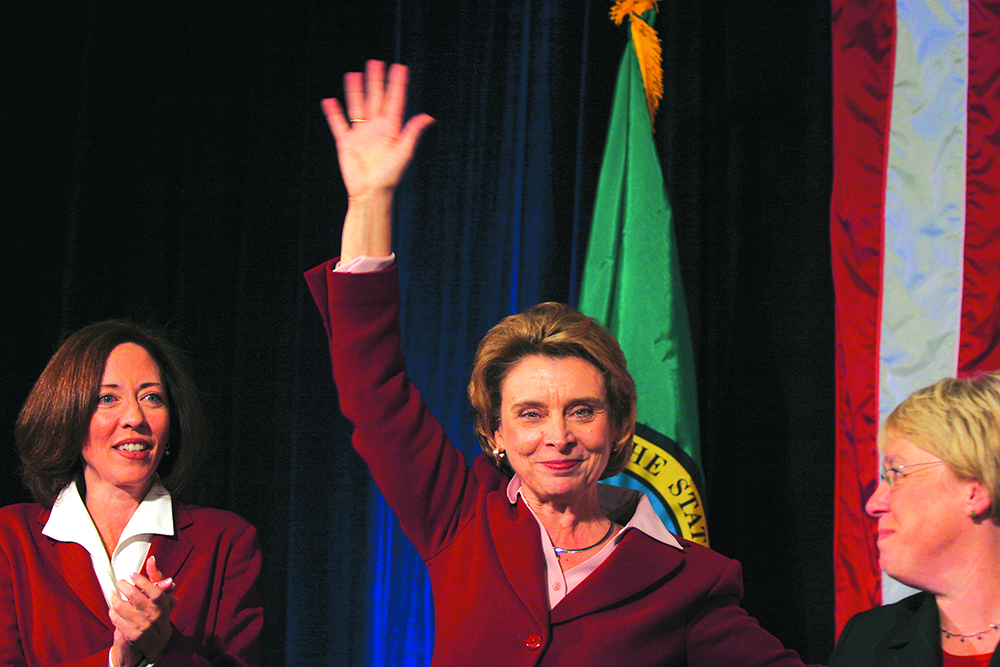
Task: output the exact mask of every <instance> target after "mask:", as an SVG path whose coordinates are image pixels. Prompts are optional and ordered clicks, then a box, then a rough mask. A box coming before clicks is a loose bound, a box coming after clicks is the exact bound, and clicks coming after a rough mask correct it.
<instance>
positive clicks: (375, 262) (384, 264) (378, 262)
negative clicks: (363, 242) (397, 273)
mask: <svg viewBox="0 0 1000 667" xmlns="http://www.w3.org/2000/svg"><path fill="white" fill-rule="evenodd" d="M395 261H396V253H390V254H389V256H388V257H367V256H365V255H360V256H358V257H355V258H354V259H352V260H351V261H349V262H348V263H347V264H341V263H340V262H337V266H336V267H334V269H333V272H334V273H375V272H376V271H382V270H384V269H388V268H389V267H390V266H392V263H393V262H395Z"/></svg>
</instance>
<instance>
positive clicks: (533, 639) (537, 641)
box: [524, 635, 542, 651]
mask: <svg viewBox="0 0 1000 667" xmlns="http://www.w3.org/2000/svg"><path fill="white" fill-rule="evenodd" d="M524 645H525V646H527V647H528V648H530V649H531V650H532V651H537V650H538V649H540V648H542V638H541V637H539V636H538V635H531V636H530V637H528V638H527V639H525V640H524Z"/></svg>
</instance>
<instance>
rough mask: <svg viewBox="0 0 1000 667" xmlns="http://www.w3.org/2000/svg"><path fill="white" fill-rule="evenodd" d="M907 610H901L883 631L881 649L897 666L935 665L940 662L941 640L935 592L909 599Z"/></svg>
mask: <svg viewBox="0 0 1000 667" xmlns="http://www.w3.org/2000/svg"><path fill="white" fill-rule="evenodd" d="M905 604H906V608H907V610H908V611H909V612H910V613H909V614H900V615H899V617H898V618H897V619H896V624H895V625H894V626H893V627H892V628H891V629H890V631H889V632H887V633H886V639H885V644H884V649H885V652H886V656H887V657H889V658H890V659H891V660H892V661H891V662H886V663H884V664H886V665H897V666H898V667H938V666H939V665H940V664H941V641H940V640H939V639H938V637H939V632H940V629H939V624H938V612H937V605H936V604H935V603H934V596H933V595H931V594H929V593H925V594H923V595H917V596H914V597H913V598H911V599H909V600H908V601H907V602H906V603H905Z"/></svg>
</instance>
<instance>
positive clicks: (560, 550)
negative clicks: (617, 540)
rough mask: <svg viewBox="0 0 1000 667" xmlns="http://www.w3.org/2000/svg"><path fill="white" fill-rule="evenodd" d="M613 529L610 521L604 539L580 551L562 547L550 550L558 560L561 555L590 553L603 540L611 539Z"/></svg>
mask: <svg viewBox="0 0 1000 667" xmlns="http://www.w3.org/2000/svg"><path fill="white" fill-rule="evenodd" d="M614 529H615V522H614V521H612V522H611V525H610V526H608V532H606V533H604V537H602V538H601V539H599V540H598V541H597V542H595V543H594V544H591V545H590V546H589V547H584V548H582V549H563V548H562V547H552V550H553V551H555V552H556V558H558V557H559V556H561V555H562V554H578V553H580V552H581V551H590V550H591V549H593V548H594V547H597V546H600V545H601V544H603V543H604V540H606V539H608V538H609V537H611V533H612V532H613V531H614Z"/></svg>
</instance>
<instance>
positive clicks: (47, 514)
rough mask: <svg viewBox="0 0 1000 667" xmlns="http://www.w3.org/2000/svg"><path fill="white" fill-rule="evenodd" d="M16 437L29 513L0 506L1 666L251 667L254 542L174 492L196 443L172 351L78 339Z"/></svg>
mask: <svg viewBox="0 0 1000 667" xmlns="http://www.w3.org/2000/svg"><path fill="white" fill-rule="evenodd" d="M15 437H16V440H17V445H18V448H19V450H20V454H21V460H22V461H23V465H24V479H25V482H26V484H27V486H28V488H29V489H30V490H31V492H32V494H33V495H34V497H35V499H36V501H37V502H36V503H30V504H27V503H26V504H20V505H11V506H8V507H4V508H2V509H0V665H2V666H3V667H8V666H14V665H18V666H21V665H30V666H32V667H36V666H37V667H43V666H44V667H55V666H57V665H62V666H67V667H68V666H70V665H72V666H75V667H108V665H110V666H111V667H137V666H141V665H149V664H155V665H157V667H172V666H178V667H179V666H181V665H184V666H191V665H194V666H203V665H239V666H244V667H254V666H256V665H259V664H260V649H259V637H260V631H261V625H262V620H263V616H262V609H261V602H260V598H259V597H258V595H257V589H256V580H257V575H258V574H259V572H260V566H261V554H260V547H259V545H258V542H257V533H256V531H255V530H254V528H253V526H251V525H250V524H248V523H247V522H246V521H244V520H243V519H241V518H240V517H238V516H236V515H235V514H232V513H231V512H224V511H222V510H215V509H209V508H205V507H197V506H194V505H189V504H186V503H182V502H179V501H178V500H177V498H176V497H175V496H174V494H175V493H176V492H177V491H179V490H180V489H181V488H183V486H184V485H185V484H186V483H187V482H188V481H189V480H190V478H191V476H192V475H193V474H194V465H195V463H196V461H197V459H198V454H199V449H200V448H201V446H202V444H203V440H204V433H203V428H202V417H201V411H200V408H199V403H198V398H197V394H196V392H195V388H194V384H193V382H192V380H191V376H190V373H189V372H188V370H187V366H186V364H185V362H184V357H183V355H182V354H181V353H180V352H179V351H178V350H177V349H176V348H174V347H173V346H172V345H170V344H168V343H167V342H166V341H164V340H163V339H161V338H159V337H158V336H156V335H154V334H153V333H151V332H150V331H147V330H145V329H143V328H141V327H137V326H135V325H132V324H129V323H126V322H118V321H107V322H99V323H97V324H92V325H90V326H87V327H84V328H83V329H81V330H80V331H77V332H76V333H75V334H73V335H72V336H70V337H69V338H68V339H67V340H66V342H65V343H63V345H62V346H61V347H60V348H59V349H58V350H57V351H56V353H55V354H54V355H53V356H52V359H51V360H49V362H48V365H47V366H46V367H45V370H44V371H42V374H41V376H40V377H39V378H38V381H37V382H36V383H35V386H34V388H33V389H32V390H31V393H30V394H29V396H28V399H27V401H26V402H25V404H24V407H23V408H22V409H21V414H20V416H19V417H18V421H17V428H16V433H15Z"/></svg>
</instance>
